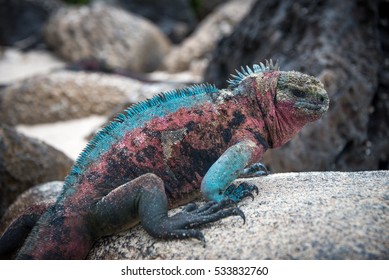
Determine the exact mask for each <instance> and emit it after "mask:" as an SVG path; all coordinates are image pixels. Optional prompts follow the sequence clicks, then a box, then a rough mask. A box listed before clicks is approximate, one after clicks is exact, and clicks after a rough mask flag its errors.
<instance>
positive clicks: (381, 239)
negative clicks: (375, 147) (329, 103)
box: [88, 171, 389, 259]
mask: <svg viewBox="0 0 389 280" xmlns="http://www.w3.org/2000/svg"><path fill="white" fill-rule="evenodd" d="M250 181H251V182H252V183H254V184H256V185H257V186H258V187H259V190H260V191H259V195H258V196H256V197H255V199H254V201H251V199H247V200H245V201H243V202H242V203H240V204H239V207H240V208H241V209H242V210H243V211H244V213H245V215H246V224H245V225H242V220H241V219H240V218H238V217H229V218H226V219H224V220H222V221H218V222H215V223H214V224H212V225H209V226H206V227H204V228H203V229H202V232H203V233H204V235H205V238H206V241H207V243H206V247H203V246H202V244H201V243H200V242H199V241H197V240H193V239H190V240H174V241H162V240H158V239H154V238H152V237H150V236H149V235H148V234H147V233H146V232H145V231H144V230H143V229H142V228H141V227H140V226H137V227H136V228H134V229H132V230H130V231H127V232H123V233H121V234H118V235H115V236H111V237H106V238H103V239H101V240H100V241H98V242H97V244H96V245H95V247H94V248H93V249H92V251H91V252H90V254H89V256H88V258H89V259H388V258H389V172H388V171H372V172H355V173H342V172H312V173H280V174H274V175H269V176H266V177H261V178H254V179H251V180H250ZM176 211H177V210H173V211H171V213H170V214H172V213H174V212H176Z"/></svg>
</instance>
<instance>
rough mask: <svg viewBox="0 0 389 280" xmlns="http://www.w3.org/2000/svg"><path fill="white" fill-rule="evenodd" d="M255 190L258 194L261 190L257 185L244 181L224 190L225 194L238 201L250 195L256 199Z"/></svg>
mask: <svg viewBox="0 0 389 280" xmlns="http://www.w3.org/2000/svg"><path fill="white" fill-rule="evenodd" d="M254 191H255V193H256V194H257V195H258V192H259V191H258V187H257V186H255V185H253V184H250V183H247V182H242V183H240V184H239V185H236V184H231V185H230V186H229V187H228V188H227V189H226V191H225V192H224V195H225V196H226V197H228V198H229V199H231V200H232V201H234V202H238V201H241V200H242V199H243V198H245V197H248V196H249V197H251V198H252V199H254V195H253V192H254Z"/></svg>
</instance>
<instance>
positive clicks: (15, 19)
mask: <svg viewBox="0 0 389 280" xmlns="http://www.w3.org/2000/svg"><path fill="white" fill-rule="evenodd" d="M63 5H64V4H63V2H61V1H60V0H12V1H11V0H0V46H12V45H13V46H15V47H18V48H22V49H27V48H32V47H35V46H37V45H38V44H39V43H41V42H42V34H41V31H42V26H43V25H44V24H45V22H46V21H47V20H48V18H49V17H50V15H51V14H52V13H54V12H55V11H56V10H58V9H59V8H60V7H62V6H63Z"/></svg>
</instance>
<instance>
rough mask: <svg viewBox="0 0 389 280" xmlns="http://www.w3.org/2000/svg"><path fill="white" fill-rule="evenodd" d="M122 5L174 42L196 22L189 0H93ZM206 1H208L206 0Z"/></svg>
mask: <svg viewBox="0 0 389 280" xmlns="http://www.w3.org/2000/svg"><path fill="white" fill-rule="evenodd" d="M94 2H105V3H107V2H108V3H109V4H112V5H116V6H119V7H122V8H124V9H126V10H129V11H131V12H132V13H135V14H138V15H141V16H143V17H145V18H147V19H149V20H151V21H152V22H154V23H155V24H156V25H158V26H159V27H160V28H161V30H162V31H163V32H164V33H165V34H166V35H167V36H168V37H169V38H170V39H171V40H172V41H173V42H174V43H178V42H180V41H181V40H182V39H183V38H184V37H185V36H187V35H188V34H189V33H190V32H192V31H193V29H194V28H195V25H196V23H197V20H196V16H195V13H194V10H193V9H192V7H191V6H192V3H191V2H193V1H190V0H174V2H172V1H171V0H147V1H145V0H131V1H128V0H95V1H94ZM207 2H208V1H207Z"/></svg>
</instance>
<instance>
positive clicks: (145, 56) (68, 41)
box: [44, 4, 170, 72]
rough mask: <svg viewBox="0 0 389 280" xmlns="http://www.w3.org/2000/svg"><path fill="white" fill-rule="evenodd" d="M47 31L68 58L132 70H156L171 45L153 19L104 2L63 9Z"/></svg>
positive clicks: (48, 26) (56, 46)
mask: <svg viewBox="0 0 389 280" xmlns="http://www.w3.org/2000/svg"><path fill="white" fill-rule="evenodd" d="M44 35H45V39H46V41H47V43H48V45H49V46H50V47H52V48H53V49H54V50H55V51H56V52H57V53H58V54H59V55H60V56H61V57H63V58H64V59H66V60H68V61H71V62H76V61H79V60H85V59H95V60H98V61H101V62H103V63H105V64H106V65H107V66H108V67H111V68H114V69H115V68H119V69H125V70H129V71H133V72H149V71H152V70H155V69H156V68H157V67H158V66H159V64H160V62H161V60H162V58H163V57H164V56H165V54H166V53H167V52H168V50H169V49H170V42H169V40H168V38H167V37H166V36H165V35H164V34H163V33H162V32H161V31H160V30H159V29H158V27H156V26H155V25H154V24H152V23H151V22H150V21H148V20H146V19H144V18H142V17H139V16H136V15H134V14H132V13H130V12H127V11H125V10H122V9H119V8H115V7H112V6H107V5H103V4H95V5H91V6H83V7H77V8H63V9H60V10H59V11H58V12H57V13H56V14H55V15H54V16H53V17H51V19H50V20H49V22H48V24H47V25H46V28H45V32H44Z"/></svg>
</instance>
